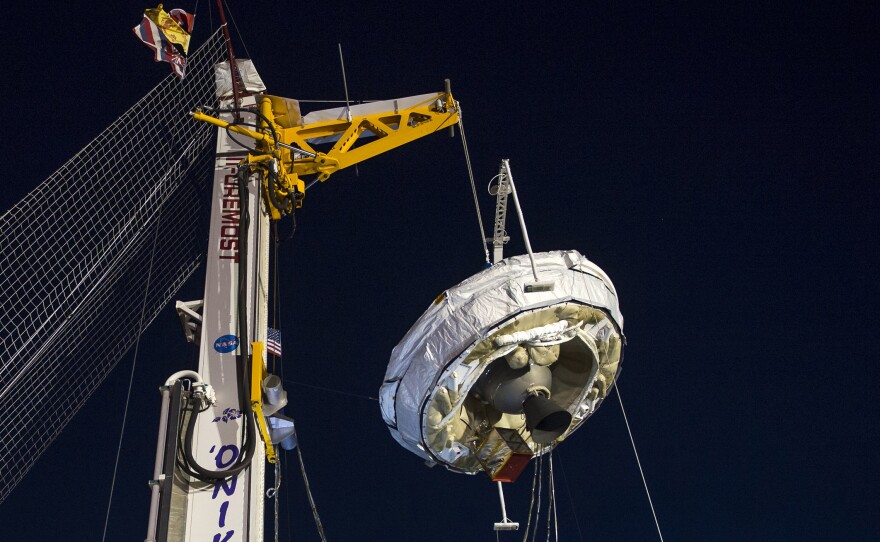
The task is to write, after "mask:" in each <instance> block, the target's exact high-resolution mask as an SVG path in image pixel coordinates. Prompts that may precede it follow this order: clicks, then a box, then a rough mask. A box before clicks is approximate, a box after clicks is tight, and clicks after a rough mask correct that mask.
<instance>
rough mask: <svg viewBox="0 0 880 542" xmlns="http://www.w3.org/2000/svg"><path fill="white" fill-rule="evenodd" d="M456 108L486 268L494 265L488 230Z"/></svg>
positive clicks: (457, 104) (462, 123) (456, 103)
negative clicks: (484, 225) (484, 222)
mask: <svg viewBox="0 0 880 542" xmlns="http://www.w3.org/2000/svg"><path fill="white" fill-rule="evenodd" d="M455 108H456V109H458V129H459V131H460V132H461V146H462V148H463V149H464V160H465V162H466V163H467V170H468V177H470V180H471V191H472V192H473V194H474V207H475V208H476V210H477V222H478V223H479V225H480V243H481V244H482V245H483V252H484V253H485V254H486V267H489V266H490V265H492V263H491V262H490V261H489V248H488V247H487V246H486V230H485V229H484V228H483V215H482V214H480V200H479V199H477V183H476V182H475V181H474V168H473V167H472V166H471V155H470V153H469V152H468V145H467V137H466V136H465V135H464V120H462V119H464V115H462V113H461V105H460V104H459V103H458V101H456V102H455Z"/></svg>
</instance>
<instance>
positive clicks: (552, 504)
mask: <svg viewBox="0 0 880 542" xmlns="http://www.w3.org/2000/svg"><path fill="white" fill-rule="evenodd" d="M547 459H548V460H549V462H550V487H549V489H550V495H549V496H548V498H549V501H548V502H547V542H550V510H553V531H554V532H555V533H556V541H557V542H558V541H559V522H558V521H557V518H556V482H555V481H554V479H553V450H551V451H550V454H549V455H548V456H547Z"/></svg>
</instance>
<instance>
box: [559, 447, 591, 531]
mask: <svg viewBox="0 0 880 542" xmlns="http://www.w3.org/2000/svg"><path fill="white" fill-rule="evenodd" d="M553 451H554V452H556V459H557V461H559V469H560V470H561V471H562V483H563V484H565V492H566V493H568V502H569V503H570V504H571V513H572V515H573V516H574V525H575V527H577V530H578V539H579V540H580V541H581V542H584V533H583V532H582V531H581V522H580V521H578V514H577V510H576V509H575V507H574V499H573V498H572V496H571V486H569V485H568V479H567V478H566V477H565V465H563V464H562V457H561V456H560V455H559V447H556V448H554V449H553Z"/></svg>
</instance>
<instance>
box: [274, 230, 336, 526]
mask: <svg viewBox="0 0 880 542" xmlns="http://www.w3.org/2000/svg"><path fill="white" fill-rule="evenodd" d="M274 269H275V277H274V281H273V282H274V291H275V296H276V298H275V303H274V304H273V307H274V310H273V319H274V318H275V314H276V312H277V316H278V327H277V328H276V329H281V311H280V308H279V306H278V304H279V300H280V297H281V296H280V294H279V292H278V288H279V287H280V286H279V285H280V282H279V281H278V242H277V229H276V243H275V267H274ZM279 366H280V367H282V370H281V372H280V376H281V381H282V382H284V373H283V367H284V364H283V363H281V364H280V365H279ZM287 415H288V416H289V417H290V419H291V420H294V422H293V427H292V429H293V440H294V442H296V455H297V459H298V460H299V471H300V475H301V476H302V479H303V486H304V487H305V490H306V497H308V499H309V506H310V507H311V509H312V518H313V519H314V520H315V528H316V529H317V530H318V536H319V537H320V538H321V542H327V535H326V533H325V532H324V525H323V523H321V516H320V515H319V514H318V506H317V504H315V498H314V496H313V495H312V487H311V485H310V484H309V477H308V475H307V474H306V465H305V462H304V461H303V455H302V444H301V443H300V440H299V436H298V435H297V434H296V420H295V419H294V416H293V413H291V412H288V413H287ZM276 498H277V494H276ZM289 512H290V510H289V507H288V514H289ZM276 514H277V512H276ZM289 517H290V516H289V515H288V525H289V523H290V520H289ZM276 522H277V516H276ZM288 532H289V527H288Z"/></svg>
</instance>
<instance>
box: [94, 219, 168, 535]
mask: <svg viewBox="0 0 880 542" xmlns="http://www.w3.org/2000/svg"><path fill="white" fill-rule="evenodd" d="M161 218H162V210H161V207H160V208H159V213H158V214H157V215H156V229H155V230H154V231H153V245H152V247H150V265H149V267H148V268H147V283H146V286H144V300H143V302H142V303H141V319H140V322H139V324H138V329H139V330H142V329H143V326H144V314H145V313H146V311H147V298H148V296H149V293H150V282H151V281H152V278H153V259H154V257H155V255H156V238H157V237H158V236H159V225H160V224H161ZM140 345H141V333H138V336H137V339H135V343H134V356H133V359H132V362H131V375H130V376H129V377H128V393H127V394H126V395H125V410H124V411H123V413H122V428H121V429H120V430H119V445H118V446H117V448H116V463H115V464H114V465H113V481H112V482H110V498H109V499H108V500H107V515H106V516H105V517H104V534H103V535H102V536H101V540H102V541H103V540H106V539H107V526H108V525H109V523H110V507H111V505H112V504H113V490H114V488H115V487H116V473H117V472H118V471H119V457H120V455H121V454H122V438H123V437H124V436H125V422H126V420H127V419H128V405H129V403H130V402H131V388H132V383H133V382H134V370H135V367H137V358H138V349H139V348H140Z"/></svg>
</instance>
